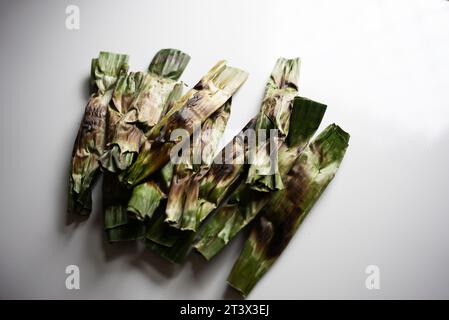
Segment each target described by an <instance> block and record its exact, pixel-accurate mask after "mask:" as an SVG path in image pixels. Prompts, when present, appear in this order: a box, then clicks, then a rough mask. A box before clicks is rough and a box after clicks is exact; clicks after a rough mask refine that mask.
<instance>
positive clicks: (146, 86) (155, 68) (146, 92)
mask: <svg viewBox="0 0 449 320" xmlns="http://www.w3.org/2000/svg"><path fill="white" fill-rule="evenodd" d="M189 59H190V57H189V56H188V55H187V54H185V53H183V52H182V51H179V50H176V49H163V50H160V51H159V52H158V53H157V54H156V55H155V56H154V58H153V60H152V61H151V64H150V66H149V68H148V72H131V73H129V74H125V75H123V76H121V77H120V78H119V80H118V82H117V86H116V88H115V90H114V94H113V96H112V102H111V103H110V104H109V107H108V121H107V132H108V140H107V141H108V142H107V144H106V151H105V152H104V154H103V155H102V156H101V158H100V163H101V166H102V168H103V169H104V170H107V171H110V172H121V171H123V170H125V169H127V168H128V167H129V166H130V165H131V164H132V162H133V160H134V158H135V157H136V155H137V153H138V152H139V149H140V147H141V145H142V143H143V142H144V141H145V140H146V136H145V133H147V132H149V131H150V130H151V128H153V127H154V126H155V125H156V124H157V123H158V122H159V121H160V120H161V118H162V116H163V115H164V114H165V113H166V112H167V111H168V109H169V106H170V105H172V104H173V103H174V102H175V101H176V100H178V99H179V98H180V97H181V95H182V87H183V84H182V83H181V82H179V81H177V80H178V79H179V77H180V76H181V74H182V73H183V71H184V69H185V68H186V66H187V64H188V62H189Z"/></svg>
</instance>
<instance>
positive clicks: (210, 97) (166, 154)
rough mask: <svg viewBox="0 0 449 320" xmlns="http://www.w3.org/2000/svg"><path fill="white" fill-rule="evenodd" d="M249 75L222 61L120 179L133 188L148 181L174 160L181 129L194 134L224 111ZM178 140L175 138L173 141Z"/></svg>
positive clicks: (152, 134) (169, 116) (177, 105)
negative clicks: (171, 159)
mask: <svg viewBox="0 0 449 320" xmlns="http://www.w3.org/2000/svg"><path fill="white" fill-rule="evenodd" d="M247 76H248V75H247V73H246V72H244V71H241V70H239V69H236V68H232V67H229V66H227V64H226V62H225V61H220V62H218V63H217V64H216V65H215V66H214V67H213V68H212V69H211V70H210V71H209V72H208V73H207V74H206V75H205V76H204V77H203V78H202V79H201V80H200V82H198V83H197V84H196V86H195V87H194V88H193V89H191V90H189V91H188V92H187V93H186V94H185V95H184V96H183V97H182V98H181V99H179V100H178V101H177V102H176V103H175V104H174V106H173V108H172V110H171V111H170V112H169V113H168V114H167V115H166V116H164V117H163V118H162V119H161V121H160V122H159V123H158V124H157V125H156V126H155V127H153V128H152V129H151V130H150V132H149V133H148V134H147V136H148V140H147V141H146V142H145V143H144V144H143V145H142V147H141V148H140V153H139V155H138V157H137V160H136V162H135V163H134V164H133V165H132V166H131V167H129V168H128V169H127V170H126V171H125V172H124V173H123V174H122V175H121V176H120V177H121V180H122V181H123V182H124V183H125V184H127V185H130V186H134V185H136V184H138V183H140V182H142V181H144V180H145V178H147V177H148V176H149V175H151V174H152V173H154V172H156V171H157V170H158V169H160V168H162V167H163V166H164V165H165V164H166V163H167V162H168V161H169V160H170V151H171V150H172V148H173V147H174V146H175V145H177V144H178V143H180V142H181V141H182V137H179V136H178V137H172V134H175V133H176V132H179V131H176V130H177V129H178V130H180V129H182V130H184V131H185V132H187V133H188V134H192V133H193V131H194V129H195V128H196V127H199V126H200V125H201V123H203V122H204V121H205V120H206V119H207V118H208V117H209V116H211V115H212V114H213V113H214V112H215V111H217V109H218V108H220V107H221V106H222V105H223V104H224V103H225V102H226V101H228V100H229V98H230V97H231V96H232V95H233V94H234V93H235V92H236V91H237V89H238V88H239V87H240V86H241V85H242V84H243V83H244V82H245V81H246V78H247ZM173 138H174V139H173Z"/></svg>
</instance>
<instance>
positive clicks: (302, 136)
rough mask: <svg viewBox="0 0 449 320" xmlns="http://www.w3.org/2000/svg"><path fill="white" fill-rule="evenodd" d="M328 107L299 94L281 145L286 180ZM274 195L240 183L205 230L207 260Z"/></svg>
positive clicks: (202, 248)
mask: <svg viewBox="0 0 449 320" xmlns="http://www.w3.org/2000/svg"><path fill="white" fill-rule="evenodd" d="M326 108H327V107H326V105H324V104H321V103H319V102H315V101H313V100H310V99H306V98H302V97H295V99H294V102H293V110H292V115H291V121H290V128H289V135H288V136H287V139H286V140H285V141H284V143H283V144H282V146H281V147H280V148H279V175H280V177H282V178H283V179H284V178H285V176H286V174H287V173H288V172H289V171H290V169H291V167H292V165H293V163H294V162H295V160H296V159H297V158H298V157H299V155H300V154H301V152H302V150H303V149H304V148H305V147H306V146H307V144H308V142H309V140H310V139H311V138H312V136H313V135H314V134H315V132H316V130H317V129H318V127H319V125H320V123H321V120H322V119H323V116H324V113H325V112H326ZM271 194H272V192H270V193H267V192H264V191H258V190H255V189H253V188H252V186H251V185H248V184H247V183H245V182H244V181H243V182H242V183H240V185H239V186H238V187H237V189H236V190H235V191H234V193H233V194H232V195H231V197H230V199H229V200H228V202H227V203H226V205H224V206H222V207H221V208H220V209H218V210H217V211H216V212H215V214H214V215H213V216H212V217H211V218H210V219H209V220H208V222H207V224H206V225H205V227H204V228H203V229H202V230H201V232H200V235H199V237H198V238H199V239H198V242H197V243H196V244H195V248H196V250H197V251H198V252H199V253H201V254H202V255H203V256H204V257H205V258H206V259H207V260H209V259H211V258H212V257H214V256H215V255H216V254H217V253H218V252H220V251H221V250H222V249H223V248H224V247H225V246H226V245H227V244H228V243H229V241H231V240H232V239H233V238H234V237H235V236H236V235H237V233H238V232H240V231H241V230H242V229H243V228H244V227H245V226H247V225H248V224H249V223H250V222H251V221H252V220H253V219H254V218H255V217H256V216H257V214H258V213H259V212H260V210H261V209H262V208H263V207H264V206H265V205H266V204H267V203H268V201H269V199H270V196H271Z"/></svg>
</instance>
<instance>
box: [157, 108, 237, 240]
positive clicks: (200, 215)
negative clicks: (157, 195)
mask: <svg viewBox="0 0 449 320" xmlns="http://www.w3.org/2000/svg"><path fill="white" fill-rule="evenodd" d="M230 112H231V99H229V100H228V101H227V102H226V103H225V104H224V105H223V106H222V107H220V109H218V110H217V111H216V112H215V113H214V114H212V116H210V117H209V118H207V119H206V121H205V122H204V123H203V124H202V126H201V134H200V135H198V134H194V135H193V139H192V142H191V144H190V152H189V154H188V156H187V157H186V159H185V160H184V161H182V162H181V163H180V164H178V165H177V166H176V168H175V174H174V175H173V179H172V182H171V187H170V192H169V195H168V200H167V206H166V210H165V213H166V216H167V217H166V219H165V221H166V222H168V223H169V224H170V225H171V226H173V227H175V228H178V229H181V230H192V231H196V229H197V227H198V226H199V223H200V222H201V221H202V220H203V219H204V216H205V212H208V211H209V210H210V208H209V207H207V206H206V207H204V203H199V201H198V197H199V189H200V183H201V180H202V178H203V177H204V175H205V174H206V173H207V172H208V171H209V169H210V165H211V164H212V162H213V159H214V156H215V154H216V153H217V150H216V149H217V147H218V143H219V142H220V139H221V137H222V136H223V132H224V130H225V128H226V124H227V122H228V119H229V116H230ZM195 140H196V141H195ZM195 150H198V151H195ZM196 153H199V154H196Z"/></svg>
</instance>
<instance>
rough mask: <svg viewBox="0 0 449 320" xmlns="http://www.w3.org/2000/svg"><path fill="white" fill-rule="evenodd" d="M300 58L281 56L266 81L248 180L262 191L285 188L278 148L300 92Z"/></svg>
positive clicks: (287, 128)
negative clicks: (295, 99)
mask: <svg viewBox="0 0 449 320" xmlns="http://www.w3.org/2000/svg"><path fill="white" fill-rule="evenodd" d="M299 70H300V60H299V58H295V59H285V58H279V59H278V60H277V62H276V65H275V67H274V69H273V71H272V73H271V76H270V79H269V81H268V83H267V85H266V89H265V96H264V99H263V102H262V106H261V112H260V113H259V116H258V118H257V122H256V132H257V152H256V153H255V155H254V156H255V158H254V159H252V163H251V165H250V167H249V172H248V176H247V178H246V182H247V183H248V184H250V185H251V186H252V188H253V189H255V190H259V191H271V190H279V189H282V188H283V184H282V179H281V178H280V174H279V167H278V153H277V151H278V148H279V146H280V145H281V144H282V142H283V141H284V140H285V138H286V137H287V135H288V131H289V127H290V117H291V109H292V103H291V102H292V101H293V98H294V97H295V96H296V95H297V94H298V82H299Z"/></svg>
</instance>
